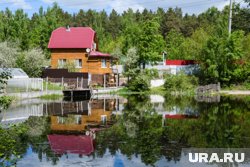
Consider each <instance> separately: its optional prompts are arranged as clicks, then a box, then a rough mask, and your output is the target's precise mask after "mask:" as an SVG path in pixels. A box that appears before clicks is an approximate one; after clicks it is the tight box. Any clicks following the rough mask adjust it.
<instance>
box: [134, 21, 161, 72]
mask: <svg viewBox="0 0 250 167" xmlns="http://www.w3.org/2000/svg"><path fill="white" fill-rule="evenodd" d="M159 28H160V25H159V24H158V23H157V22H156V21H154V20H149V21H146V22H145V23H143V25H142V31H141V32H142V33H141V34H140V36H139V37H138V44H137V48H138V53H139V55H140V59H139V62H140V64H141V65H142V66H143V69H144V68H145V65H146V64H148V63H152V64H154V63H155V62H157V61H159V60H160V59H161V56H160V54H161V52H162V51H163V47H164V40H163V37H162V35H161V34H160V32H159Z"/></svg>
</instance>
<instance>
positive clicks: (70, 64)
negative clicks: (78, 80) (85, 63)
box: [63, 60, 79, 72]
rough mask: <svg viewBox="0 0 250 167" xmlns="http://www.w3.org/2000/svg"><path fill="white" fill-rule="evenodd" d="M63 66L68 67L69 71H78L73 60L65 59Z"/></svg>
mask: <svg viewBox="0 0 250 167" xmlns="http://www.w3.org/2000/svg"><path fill="white" fill-rule="evenodd" d="M63 68H65V69H68V71H69V72H78V71H79V69H78V68H76V65H75V62H74V60H67V62H66V64H65V65H64V67H63Z"/></svg>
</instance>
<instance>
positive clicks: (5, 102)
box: [0, 96, 13, 109]
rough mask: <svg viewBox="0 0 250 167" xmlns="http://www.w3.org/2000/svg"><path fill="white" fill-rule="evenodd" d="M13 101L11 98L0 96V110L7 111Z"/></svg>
mask: <svg viewBox="0 0 250 167" xmlns="http://www.w3.org/2000/svg"><path fill="white" fill-rule="evenodd" d="M12 101H13V97H10V96H1V97H0V109H1V108H2V109H7V108H8V107H9V106H10V104H11V103H12Z"/></svg>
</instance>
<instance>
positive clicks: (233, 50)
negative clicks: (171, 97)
mask: <svg viewBox="0 0 250 167" xmlns="http://www.w3.org/2000/svg"><path fill="white" fill-rule="evenodd" d="M243 36H244V34H243V32H242V31H235V32H233V33H232V35H231V36H230V38H227V37H216V36H214V37H211V38H210V39H209V40H208V41H207V44H206V46H205V47H204V48H203V50H202V54H201V57H200V62H201V70H202V75H203V77H202V78H203V79H202V80H203V81H205V82H207V83H214V82H221V83H222V84H224V85H229V84H231V83H238V82H242V81H244V80H245V79H246V77H247V76H246V74H247V73H246V66H245V62H242V60H243V55H244V54H243V46H242V42H243V39H244V38H243Z"/></svg>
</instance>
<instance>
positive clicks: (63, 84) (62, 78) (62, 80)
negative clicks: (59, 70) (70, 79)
mask: <svg viewBox="0 0 250 167" xmlns="http://www.w3.org/2000/svg"><path fill="white" fill-rule="evenodd" d="M63 82H64V80H63V77H62V90H63V87H64V83H63Z"/></svg>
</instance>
